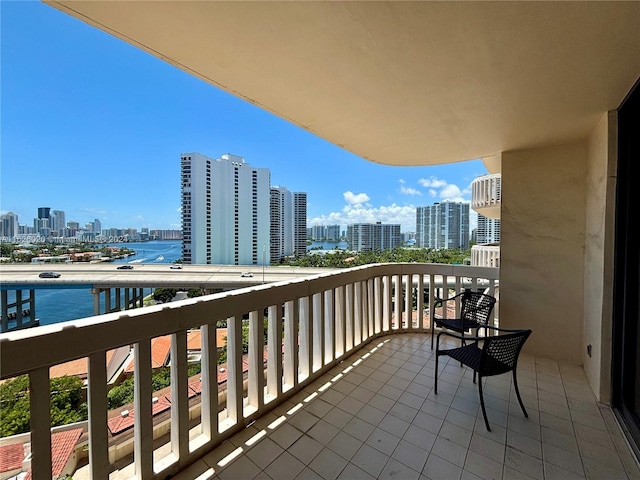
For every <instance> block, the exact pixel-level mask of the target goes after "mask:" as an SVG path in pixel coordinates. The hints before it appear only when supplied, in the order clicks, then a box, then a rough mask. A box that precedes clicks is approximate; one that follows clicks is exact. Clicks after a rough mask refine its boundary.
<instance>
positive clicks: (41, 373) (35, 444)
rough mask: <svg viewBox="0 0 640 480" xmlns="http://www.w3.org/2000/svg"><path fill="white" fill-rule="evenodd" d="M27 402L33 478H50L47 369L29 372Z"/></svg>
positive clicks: (49, 397)
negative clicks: (29, 415) (29, 416)
mask: <svg viewBox="0 0 640 480" xmlns="http://www.w3.org/2000/svg"><path fill="white" fill-rule="evenodd" d="M29 401H30V413H31V420H30V423H31V452H32V458H31V471H32V474H33V478H42V479H44V478H51V427H50V425H51V392H50V387H49V368H48V367H46V366H45V367H40V368H37V369H35V370H32V371H31V372H29Z"/></svg>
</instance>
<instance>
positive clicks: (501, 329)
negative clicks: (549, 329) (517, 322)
mask: <svg viewBox="0 0 640 480" xmlns="http://www.w3.org/2000/svg"><path fill="white" fill-rule="evenodd" d="M482 328H486V329H489V330H493V331H495V332H498V333H500V332H504V333H517V332H523V331H525V330H529V331H531V329H530V328H500V327H492V326H490V325H487V326H486V327H485V326H483V327H482ZM465 338H469V337H465Z"/></svg>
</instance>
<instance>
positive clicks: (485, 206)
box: [471, 173, 502, 219]
mask: <svg viewBox="0 0 640 480" xmlns="http://www.w3.org/2000/svg"><path fill="white" fill-rule="evenodd" d="M501 179H502V175H501V174H500V173H494V174H491V175H483V176H481V177H478V178H476V179H474V180H473V182H471V208H473V209H474V210H475V211H476V212H478V213H480V214H482V215H484V216H485V217H487V218H494V219H499V218H500V203H501V195H502V194H501Z"/></svg>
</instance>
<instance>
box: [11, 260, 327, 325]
mask: <svg viewBox="0 0 640 480" xmlns="http://www.w3.org/2000/svg"><path fill="white" fill-rule="evenodd" d="M123 265H131V266H133V268H131V269H119V268H118V267H121V266H123ZM171 265H172V264H167V263H164V264H159V263H155V264H143V263H137V264H130V263H129V264H122V263H118V264H116V263H105V262H103V263H51V264H4V265H0V332H6V331H10V330H18V329H21V328H28V327H31V326H34V325H37V318H36V311H37V309H36V291H37V290H42V289H70V288H84V289H87V288H88V289H91V292H92V293H93V305H94V308H93V311H94V315H100V314H102V313H109V312H113V311H119V310H127V309H130V308H137V307H141V306H143V299H144V289H145V288H146V289H154V288H161V287H165V288H177V289H184V290H188V289H192V288H200V289H202V290H203V291H204V292H205V293H214V292H219V291H224V290H235V289H238V288H243V287H250V286H252V285H261V284H263V283H274V282H279V281H285V280H292V279H296V278H302V277H307V276H309V275H315V274H318V273H327V272H330V271H333V269H327V268H304V267H292V266H264V267H263V266H246V265H183V266H182V268H180V269H178V268H171ZM50 271H53V272H57V273H59V274H60V276H59V277H57V278H40V276H39V275H40V274H41V273H42V272H50Z"/></svg>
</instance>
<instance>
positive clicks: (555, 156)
mask: <svg viewBox="0 0 640 480" xmlns="http://www.w3.org/2000/svg"><path fill="white" fill-rule="evenodd" d="M586 170H587V144H586V142H580V143H572V144H566V145H559V146H554V147H544V148H537V149H531V150H520V151H511V152H504V153H503V155H502V216H501V242H500V246H501V252H500V255H501V262H500V264H501V266H500V325H501V326H504V327H507V328H523V327H526V328H531V329H532V330H533V334H532V336H531V337H530V338H529V340H528V342H527V344H526V345H525V351H527V352H529V353H533V354H536V355H540V356H544V357H549V358H554V359H558V360H562V361H567V362H571V363H575V364H582V361H583V355H582V352H583V350H584V349H585V348H586V347H585V346H584V344H583V341H584V340H583V318H584V288H583V285H584V264H585V262H584V256H585V210H586V198H585V197H586Z"/></svg>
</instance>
